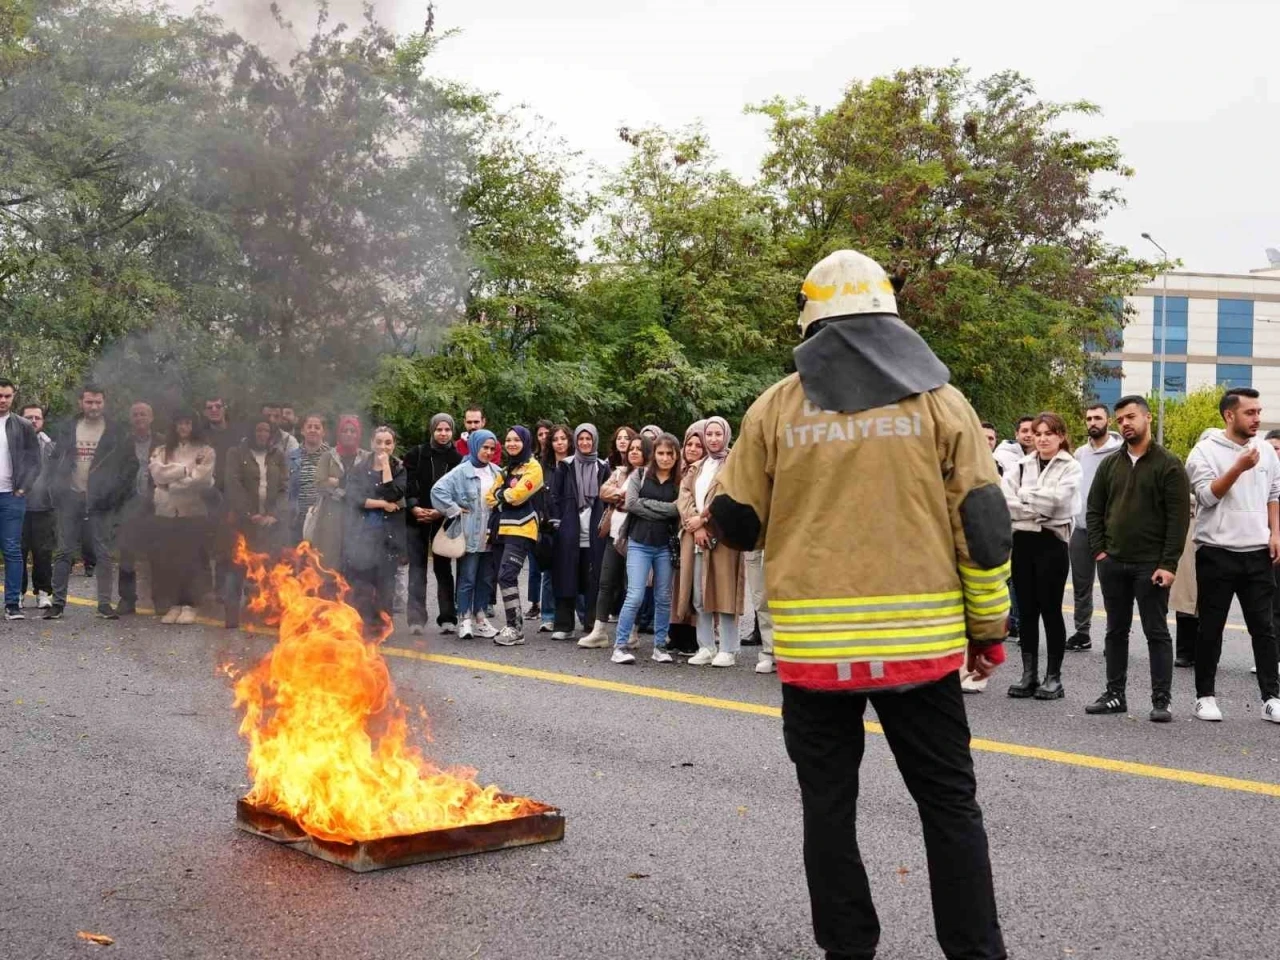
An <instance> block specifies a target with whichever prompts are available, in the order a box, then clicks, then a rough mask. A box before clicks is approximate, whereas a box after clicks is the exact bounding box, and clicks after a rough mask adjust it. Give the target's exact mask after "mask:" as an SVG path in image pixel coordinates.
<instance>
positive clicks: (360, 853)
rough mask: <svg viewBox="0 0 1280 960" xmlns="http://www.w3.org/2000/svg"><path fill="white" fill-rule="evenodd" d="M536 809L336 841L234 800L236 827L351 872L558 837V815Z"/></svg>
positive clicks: (547, 808)
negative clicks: (376, 837)
mask: <svg viewBox="0 0 1280 960" xmlns="http://www.w3.org/2000/svg"><path fill="white" fill-rule="evenodd" d="M503 799H511V798H510V797H504V798H503ZM537 807H538V810H537V812H535V813H531V814H526V815H525V816H522V817H515V818H514V819H511V820H494V821H493V822H491V823H478V824H473V825H469V826H465V827H453V828H450V829H446V830H427V831H425V832H423V833H414V834H410V835H408V836H403V837H383V838H382V839H380V840H362V841H358V842H356V843H339V842H337V841H334V840H321V839H319V838H317V837H313V836H311V835H310V834H309V833H307V832H306V831H305V830H303V829H302V828H301V827H300V826H298V824H297V822H296V821H294V820H292V819H290V818H289V817H285V816H282V815H281V814H278V813H274V812H272V811H270V810H266V809H263V808H262V807H258V806H254V805H253V804H250V803H247V802H246V801H244V800H237V801H236V826H237V827H239V828H240V829H241V830H244V831H245V832H246V833H253V834H256V835H258V836H260V837H266V838H267V839H268V840H274V841H275V842H276V843H280V844H284V845H285V846H289V847H292V848H293V849H295V850H299V851H301V852H302V853H306V854H309V855H310V856H313V857H316V858H318V859H320V860H327V861H329V862H330V863H336V864H337V865H338V866H340V867H346V868H347V869H348V870H353V871H355V872H356V873H367V872H369V871H370V870H385V869H386V868H388V867H404V866H408V865H409V864H411V863H425V862H426V861H428V860H445V859H448V858H449V857H465V856H469V855H471V854H473V853H488V852H490V851H493V850H505V849H506V848H507V847H523V846H527V845H529V844H533V843H548V842H551V841H553V840H563V839H564V815H563V814H561V813H560V811H559V810H557V809H556V808H555V807H552V806H548V805H546V804H537Z"/></svg>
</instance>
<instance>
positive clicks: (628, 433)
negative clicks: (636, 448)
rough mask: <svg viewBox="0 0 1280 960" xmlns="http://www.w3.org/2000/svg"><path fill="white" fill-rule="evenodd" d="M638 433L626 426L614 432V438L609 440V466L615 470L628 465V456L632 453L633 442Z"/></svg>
mask: <svg viewBox="0 0 1280 960" xmlns="http://www.w3.org/2000/svg"><path fill="white" fill-rule="evenodd" d="M636 435H637V434H636V432H635V431H634V430H632V429H631V428H630V427H628V426H626V425H625V424H624V425H623V426H621V427H618V429H616V430H614V431H613V437H612V438H610V440H609V456H608V458H607V459H608V460H609V466H610V467H612V468H613V469H614V470H617V469H618V468H619V467H625V466H626V465H627V455H628V454H629V453H630V451H631V441H632V440H633V439H635V437H636Z"/></svg>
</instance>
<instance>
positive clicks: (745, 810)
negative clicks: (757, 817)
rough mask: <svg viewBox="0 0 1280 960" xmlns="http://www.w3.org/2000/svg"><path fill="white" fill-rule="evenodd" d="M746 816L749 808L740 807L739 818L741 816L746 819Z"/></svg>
mask: <svg viewBox="0 0 1280 960" xmlns="http://www.w3.org/2000/svg"><path fill="white" fill-rule="evenodd" d="M746 815H747V808H746V807H739V808H738V816H740V817H745V816H746Z"/></svg>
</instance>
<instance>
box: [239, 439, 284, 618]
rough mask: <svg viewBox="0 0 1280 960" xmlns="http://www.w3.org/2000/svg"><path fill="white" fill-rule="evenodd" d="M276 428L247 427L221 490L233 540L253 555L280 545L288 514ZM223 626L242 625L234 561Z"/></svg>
mask: <svg viewBox="0 0 1280 960" xmlns="http://www.w3.org/2000/svg"><path fill="white" fill-rule="evenodd" d="M274 434H275V427H274V426H273V425H272V424H271V421H270V420H268V419H267V418H266V417H259V418H258V419H257V420H256V421H255V422H253V423H252V424H250V433H249V435H248V436H247V437H245V438H244V440H242V441H241V442H240V444H239V445H238V446H234V447H231V448H230V449H229V450H228V451H227V453H228V458H229V459H228V460H227V465H226V469H225V470H224V471H223V489H224V491H225V493H226V509H227V512H228V515H229V517H230V520H231V522H230V524H228V527H227V528H226V530H227V533H228V534H229V535H230V536H231V537H236V536H242V537H244V539H245V546H246V548H247V549H248V550H249V551H250V552H251V553H265V554H272V553H274V552H275V551H276V550H278V549H279V548H280V547H281V546H282V545H283V543H284V539H285V537H284V531H285V526H286V519H287V517H288V514H289V465H288V463H287V462H286V461H285V457H284V452H283V451H282V450H281V449H280V447H279V446H278V445H277V444H275V443H273V442H272V440H273V438H274ZM234 553H235V545H234V543H232V544H228V545H227V549H226V555H227V556H230V557H234ZM226 591H227V595H226V604H225V607H226V610H225V618H226V619H225V622H226V625H227V627H228V628H235V627H238V626H240V606H241V604H242V602H243V600H244V566H243V565H241V564H239V563H236V562H234V561H233V562H232V565H231V568H230V570H229V571H228V572H227V583H226Z"/></svg>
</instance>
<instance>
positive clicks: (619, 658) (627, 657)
mask: <svg viewBox="0 0 1280 960" xmlns="http://www.w3.org/2000/svg"><path fill="white" fill-rule="evenodd" d="M609 659H610V660H612V661H613V662H614V663H635V662H636V658H635V654H631V653H627V651H625V650H623V649H622V648H621V647H614V648H613V656H612V657H610V658H609Z"/></svg>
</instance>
